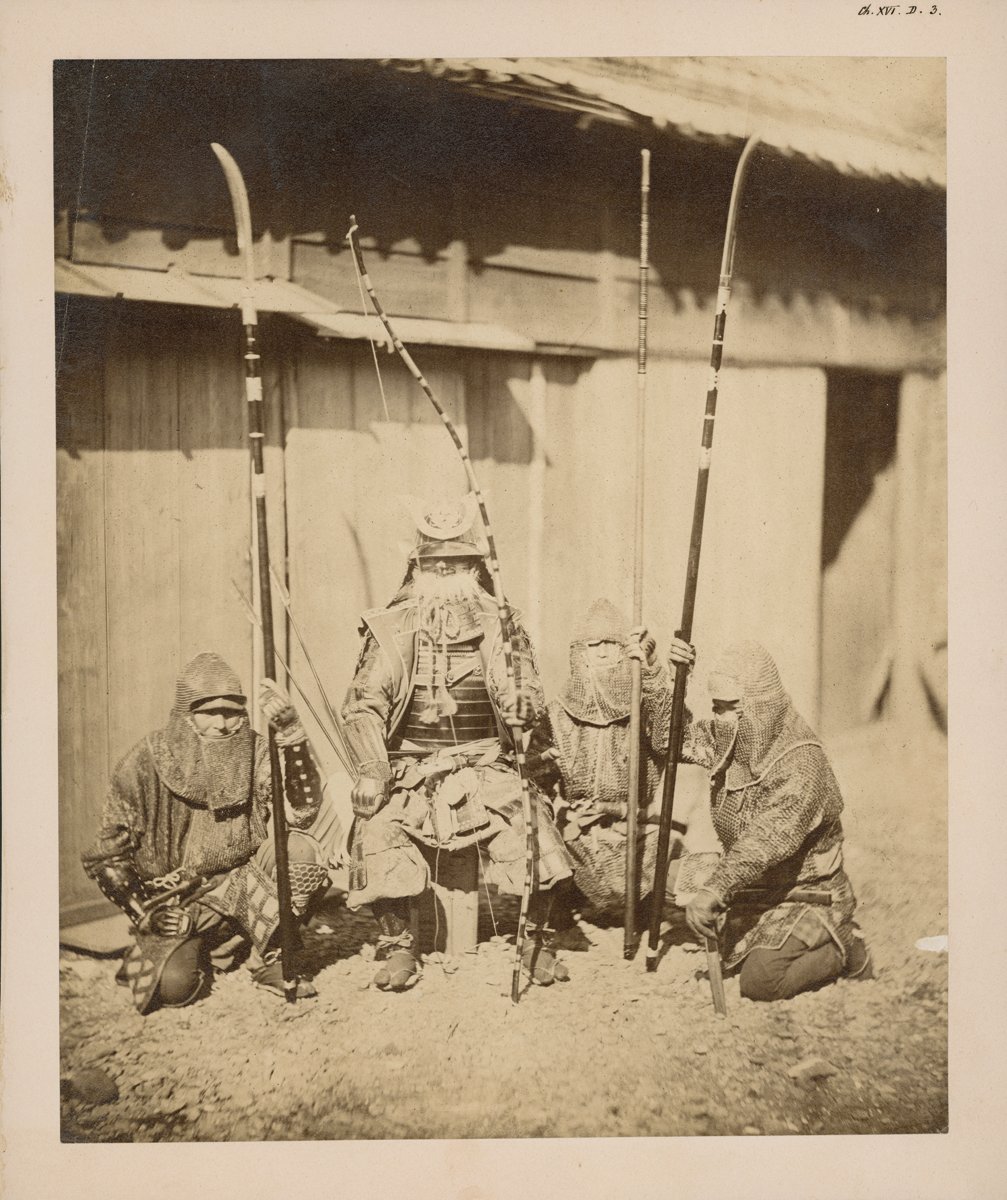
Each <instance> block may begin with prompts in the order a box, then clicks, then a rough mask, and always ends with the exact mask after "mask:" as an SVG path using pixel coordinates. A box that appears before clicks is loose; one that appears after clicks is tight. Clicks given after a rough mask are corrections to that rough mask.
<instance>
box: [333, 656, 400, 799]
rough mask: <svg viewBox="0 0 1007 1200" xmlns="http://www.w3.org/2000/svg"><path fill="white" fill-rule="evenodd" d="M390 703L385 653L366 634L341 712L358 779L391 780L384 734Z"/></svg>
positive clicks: (391, 697) (390, 683) (391, 696)
mask: <svg viewBox="0 0 1007 1200" xmlns="http://www.w3.org/2000/svg"><path fill="white" fill-rule="evenodd" d="M392 702H393V685H392V676H391V672H390V670H389V666H388V662H387V659H386V656H385V652H384V651H383V650H382V649H381V647H380V646H379V645H378V642H377V639H376V638H375V637H374V636H373V634H371V633H368V634H366V635H365V637H364V644H363V647H362V649H361V651H360V658H359V660H358V661H357V670H356V674H355V675H354V676H353V682H352V683H351V684H350V687H349V691H348V692H347V693H346V700H345V701H344V703H343V711H342V717H343V723H344V725H345V727H346V741H347V744H348V746H349V750H350V753H351V754H352V755H353V758H354V760H355V761H356V764H357V770H358V772H359V774H360V775H362V776H366V777H368V778H371V779H382V780H386V779H388V778H390V776H391V769H390V767H389V765H388V749H387V747H386V744H385V730H386V729H387V726H388V716H389V713H390V712H391V709H392Z"/></svg>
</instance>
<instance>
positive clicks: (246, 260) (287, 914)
mask: <svg viewBox="0 0 1007 1200" xmlns="http://www.w3.org/2000/svg"><path fill="white" fill-rule="evenodd" d="M210 148H211V149H212V150H213V153H214V154H215V155H216V156H217V160H218V161H219V163H220V165H221V167H222V168H223V171H224V177H225V179H226V180H227V190H228V192H229V193H230V196H231V206H232V208H233V209H234V225H235V232H236V233H237V238H238V250H239V253H240V254H241V257H242V266H243V268H244V293H243V296H242V301H241V320H242V324H243V325H244V328H245V354H244V360H245V399H246V400H247V401H248V442H249V449H250V451H251V456H252V496H253V499H254V502H255V527H256V547H257V550H258V555H257V558H258V564H257V565H258V574H259V620H260V621H261V623H262V671H263V675H264V677H265V678H267V679H275V678H276V648H275V643H274V640H273V600H272V591H271V589H270V583H269V537H268V533H267V526H266V476H265V472H264V468H263V457H262V443H263V440H264V437H265V435H264V433H263V428H262V376H261V373H260V357H259V349H258V340H257V333H258V324H259V318H258V313H257V312H256V308H255V263H254V258H253V251H252V217H251V212H250V210H249V206H248V192H247V190H246V188H245V181H244V179H243V178H242V175H241V169H240V168H239V166H238V164H237V163H236V162H235V161H234V159H233V158H232V157H231V155H230V154H229V153H228V152H227V151H226V150H225V149H224V147H223V146H221V145H219V144H218V143H217V142H213V143H212V144H211V147H210ZM267 739H268V745H269V774H270V783H271V789H272V816H273V840H274V843H275V854H276V894H277V901H278V905H279V910H280V957H281V964H282V968H283V993H284V996H285V997H286V1000H287V1002H288V1003H289V1004H293V1003H294V1001H295V1000H296V999H297V975H296V973H295V971H294V953H295V947H296V944H297V926H296V923H295V920H294V913H293V908H292V907H291V902H290V863H289V858H288V853H287V819H286V812H285V810H284V796H283V776H282V773H281V771H280V756H279V751H278V750H277V747H276V737H275V734H274V733H273V729H272V726H270V725H268V724H267Z"/></svg>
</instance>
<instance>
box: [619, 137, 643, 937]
mask: <svg viewBox="0 0 1007 1200" xmlns="http://www.w3.org/2000/svg"><path fill="white" fill-rule="evenodd" d="M649 238H650V151H649V150H641V151H640V287H639V306H638V310H637V353H636V459H635V463H634V477H635V479H636V498H635V507H634V520H633V625H634V626H637V625H642V624H643V515H644V463H645V451H646V425H647V271H648V267H649V262H648V257H649ZM630 671H631V676H630V678H631V692H630V707H629V779H628V783H627V788H626V901H625V910H624V913H623V938H622V954H623V958H632V957H633V955H634V954H635V953H636V946H637V938H636V900H637V860H638V857H639V854H638V851H639V840H640V835H639V828H638V825H639V813H640V790H641V789H640V751H641V741H642V738H641V728H640V727H641V720H640V709H641V706H642V703H643V664H642V663H641V662H640V660H639V659H638V658H634V659H631V660H630Z"/></svg>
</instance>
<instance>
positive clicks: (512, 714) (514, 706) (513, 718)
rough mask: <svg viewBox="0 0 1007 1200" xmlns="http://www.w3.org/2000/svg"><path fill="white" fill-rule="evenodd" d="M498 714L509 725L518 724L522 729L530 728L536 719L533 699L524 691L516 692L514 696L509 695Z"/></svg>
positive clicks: (536, 713) (536, 714)
mask: <svg viewBox="0 0 1007 1200" xmlns="http://www.w3.org/2000/svg"><path fill="white" fill-rule="evenodd" d="M500 715H501V716H502V717H503V719H504V721H505V722H506V723H507V724H508V725H510V726H511V727H513V726H515V725H518V726H520V727H521V728H522V729H531V727H532V726H533V725H534V724H535V722H536V721H537V720H538V712H537V710H536V708H535V701H534V700H533V699H532V697H531V696H529V695H528V694H527V693H526V692H518V693H517V696H516V697H513V696H509V697H508V698H507V700H506V702H505V703H504V704H503V705H502V707H501V712H500Z"/></svg>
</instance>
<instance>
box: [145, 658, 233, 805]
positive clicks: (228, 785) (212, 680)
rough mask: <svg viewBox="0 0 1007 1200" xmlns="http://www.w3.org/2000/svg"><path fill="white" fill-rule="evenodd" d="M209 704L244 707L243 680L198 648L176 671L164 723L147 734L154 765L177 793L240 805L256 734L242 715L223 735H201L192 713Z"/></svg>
mask: <svg viewBox="0 0 1007 1200" xmlns="http://www.w3.org/2000/svg"><path fill="white" fill-rule="evenodd" d="M207 707H221V708H231V709H233V710H234V711H238V710H242V711H243V710H244V708H245V695H244V692H243V691H242V687H241V680H240V679H239V678H238V676H237V675H236V674H235V672H234V671H233V670H232V669H231V668H230V667H229V666H228V665H227V663H226V662H224V660H223V659H222V658H221V657H220V655H219V654H211V653H204V654H197V655H196V657H195V658H194V659H193V660H192V661H191V662H190V663H189V664H188V665H187V666H186V667H185V669H184V670H183V671H182V673H181V675H179V677H178V682H177V684H176V685H175V703H174V705H173V706H172V709H171V714H170V715H169V717H168V724H167V725H166V726H165V727H164V729H161V730H159V731H158V732H157V733H155V734H152V735H151V738H150V747H151V753H152V754H153V757H154V766H155V767H156V769H157V774H158V776H159V778H160V780H161V782H162V783H163V784H164V786H165V787H166V788H168V789H169V791H172V792H174V793H175V794H176V795H177V796H182V797H184V798H185V799H186V800H189V801H191V802H192V803H193V804H196V805H199V806H200V807H205V808H210V809H230V808H238V807H241V806H242V805H244V804H247V803H248V801H249V799H250V797H251V790H252V768H253V761H254V734H253V733H252V730H251V727H250V726H249V724H248V721H247V720H246V721H243V722H242V723H241V725H240V727H239V728H238V729H237V730H236V731H235V732H234V733H231V734H229V735H228V736H227V737H223V738H206V737H201V736H200V735H199V734H198V733H197V732H196V729H195V727H194V726H193V723H192V720H191V715H192V713H194V712H198V711H199V710H200V709H203V708H207Z"/></svg>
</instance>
